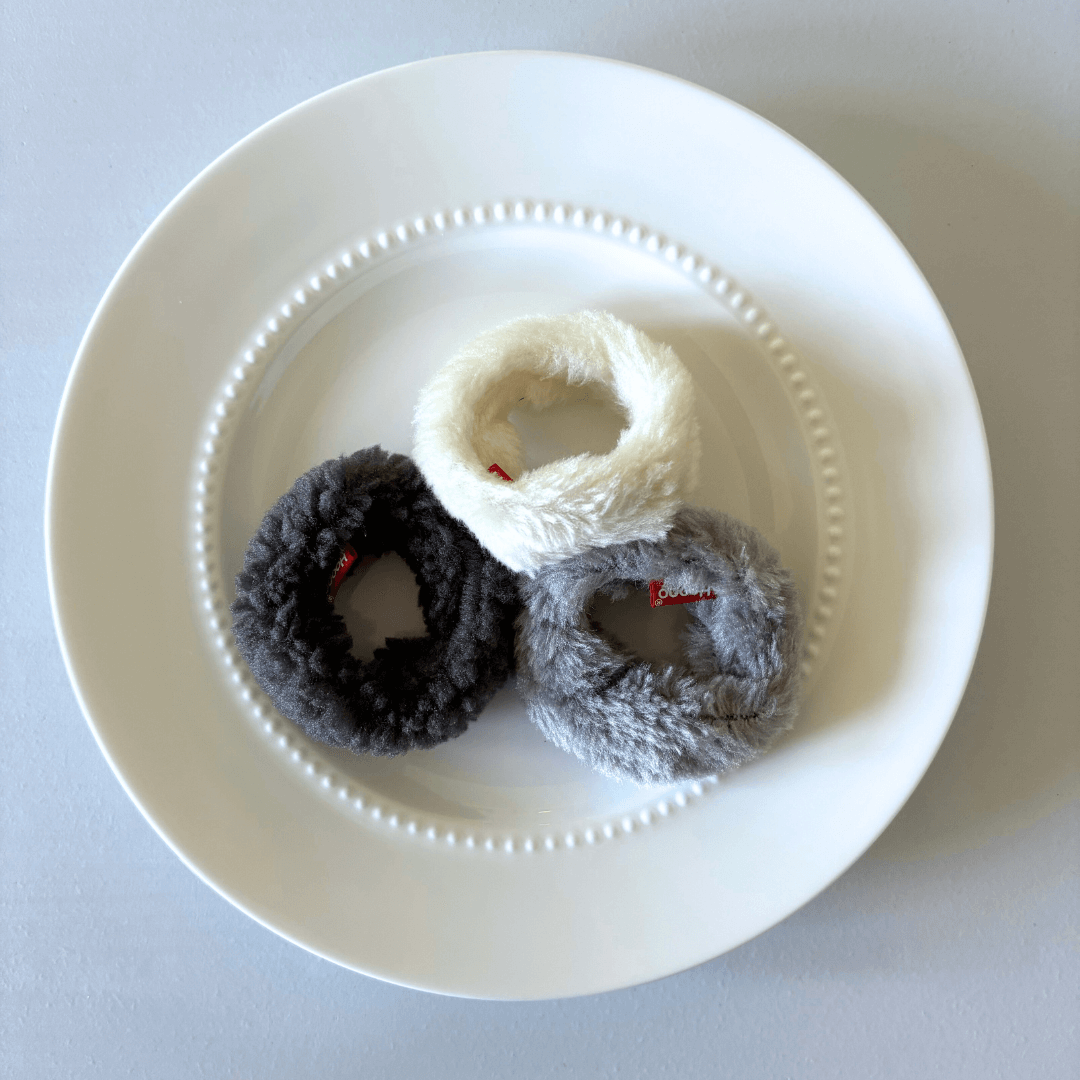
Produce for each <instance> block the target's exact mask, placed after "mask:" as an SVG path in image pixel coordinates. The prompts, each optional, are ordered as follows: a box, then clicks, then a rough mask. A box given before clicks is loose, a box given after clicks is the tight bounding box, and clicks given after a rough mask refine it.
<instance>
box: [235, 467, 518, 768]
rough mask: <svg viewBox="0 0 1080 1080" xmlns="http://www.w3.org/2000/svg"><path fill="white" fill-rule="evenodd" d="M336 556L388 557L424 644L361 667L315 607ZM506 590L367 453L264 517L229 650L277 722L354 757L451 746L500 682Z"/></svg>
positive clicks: (337, 621) (509, 633)
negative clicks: (398, 560)
mask: <svg viewBox="0 0 1080 1080" xmlns="http://www.w3.org/2000/svg"><path fill="white" fill-rule="evenodd" d="M346 544H351V545H352V546H353V547H354V548H355V549H356V551H357V553H358V555H359V556H360V557H363V556H365V555H375V556H378V555H381V554H383V553H384V552H387V551H394V552H397V553H398V554H399V555H400V556H401V557H402V558H403V559H404V560H405V562H406V563H407V564H408V566H409V568H410V569H411V570H412V571H413V573H414V574H415V575H416V578H417V582H418V583H419V586H420V606H421V608H422V609H423V612H424V621H425V623H426V625H427V630H428V636H427V637H423V638H409V639H390V640H388V641H387V642H386V645H385V647H383V648H380V649H378V650H376V652H375V656H374V659H373V660H371V661H370V662H368V663H363V662H361V661H359V660H357V659H356V658H355V657H353V656H352V655H351V653H350V651H349V650H350V648H351V647H352V639H351V638H350V636H349V633H348V630H347V629H346V627H345V622H344V620H343V619H342V617H341V616H340V615H339V614H338V613H337V612H335V610H334V608H333V605H332V603H330V602H328V600H327V586H328V584H329V582H330V579H331V575H332V574H333V571H334V567H335V565H336V564H337V562H338V559H339V557H340V556H341V552H342V550H343V548H344V546H345V545H346ZM519 610H520V598H519V593H518V588H517V583H516V580H515V576H514V575H513V574H512V573H511V572H510V571H509V570H508V569H507V568H506V567H505V566H503V565H502V564H501V563H500V562H498V560H496V559H494V558H493V557H492V556H491V555H490V554H488V552H487V551H485V549H484V548H483V547H482V546H481V545H480V544H479V543H477V541H476V539H475V538H474V537H473V536H472V534H471V533H470V532H469V530H468V529H466V528H465V527H464V526H463V525H462V524H461V523H460V522H459V521H457V520H455V519H454V518H453V517H451V516H450V515H449V514H448V513H447V512H446V511H445V510H444V509H443V507H442V506H441V505H440V503H439V501H438V500H437V499H436V497H435V496H434V494H433V493H432V491H431V489H430V488H429V487H428V485H427V484H426V483H425V482H424V479H423V477H422V476H421V475H420V472H419V470H418V469H417V468H416V466H415V465H414V464H413V462H412V461H411V460H410V459H409V458H407V457H405V456H404V455H402V454H387V453H386V452H385V451H383V450H382V449H380V448H379V447H377V446H376V447H371V448H369V449H366V450H360V451H358V452H357V453H355V454H352V455H351V456H349V457H342V458H338V459H334V460H331V461H326V462H324V463H323V464H321V465H318V466H316V467H315V468H313V469H311V470H310V471H309V472H307V473H305V474H304V475H303V476H302V477H300V479H299V480H297V481H296V483H295V484H294V485H293V487H292V489H291V490H290V491H289V492H287V493H286V494H285V495H283V496H282V497H281V499H279V500H278V502H277V503H276V505H275V506H274V507H273V508H272V509H271V510H270V511H269V512H268V513H267V514H266V517H265V518H264V519H263V522H262V524H261V525H260V527H259V529H258V532H257V533H256V534H255V536H254V537H253V538H252V540H251V542H250V544H249V545H248V549H247V552H246V555H245V557H244V569H243V571H242V572H241V573H240V574H239V575H237V578H236V600H235V602H234V603H233V605H232V613H233V633H234V634H235V637H236V643H237V646H238V647H239V649H240V652H241V654H242V655H243V657H244V659H245V660H246V661H247V663H248V664H249V666H250V667H251V670H252V672H253V674H254V676H255V678H256V680H257V681H258V683H259V685H260V686H261V687H262V688H263V690H265V691H266V693H267V694H268V695H269V697H270V699H271V700H272V701H273V703H274V705H275V706H276V707H277V709H278V710H279V711H280V712H281V713H282V715H284V716H287V717H288V718H289V719H291V720H294V721H295V722H296V723H297V724H299V725H300V726H301V727H302V728H303V729H304V731H306V732H307V734H308V735H310V736H311V737H312V738H314V739H317V740H319V741H320V742H324V743H329V744H330V745H331V746H341V747H345V748H347V749H349V750H352V751H354V752H356V753H370V754H382V755H391V754H400V753H403V752H404V751H406V750H410V749H414V748H420V747H430V746H435V745H436V744H438V743H441V742H444V741H446V740H447V739H450V738H453V737H454V736H456V735H460V734H461V733H462V732H463V731H464V730H465V729H466V727H467V725H468V723H469V721H470V720H472V719H473V718H474V717H476V715H477V714H478V713H479V712H480V710H481V709H483V707H484V705H485V704H486V703H487V702H488V700H489V699H490V698H491V696H492V695H493V694H494V693H495V691H496V690H497V689H498V688H499V687H500V686H501V685H502V683H503V682H504V681H505V680H506V678H507V677H508V676H509V675H510V674H511V672H512V670H513V665H514V619H515V617H516V616H517V614H518V612H519Z"/></svg>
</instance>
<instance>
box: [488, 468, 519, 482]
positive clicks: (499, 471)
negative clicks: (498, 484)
mask: <svg viewBox="0 0 1080 1080" xmlns="http://www.w3.org/2000/svg"><path fill="white" fill-rule="evenodd" d="M488 472H490V473H494V474H495V475H496V476H501V477H502V478H503V479H504V480H509V481H510V483H511V484H512V483H513V482H514V478H513V477H512V476H509V475H508V474H507V473H505V472H503V470H502V469H500V468H499V466H498V465H494V464H493V465H489V466H488Z"/></svg>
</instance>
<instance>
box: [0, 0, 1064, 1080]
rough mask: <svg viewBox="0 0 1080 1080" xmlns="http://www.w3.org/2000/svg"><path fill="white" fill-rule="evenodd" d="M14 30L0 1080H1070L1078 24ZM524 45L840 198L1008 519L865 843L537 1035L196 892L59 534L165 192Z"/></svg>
mask: <svg viewBox="0 0 1080 1080" xmlns="http://www.w3.org/2000/svg"><path fill="white" fill-rule="evenodd" d="M2 19H3V23H2V26H0V42H2V44H0V49H2V50H3V51H2V56H0V115H2V128H0V139H2V143H0V223H2V224H0V228H2V234H0V243H2V248H0V259H2V262H0V288H2V292H0V302H2V309H0V319H2V323H0V333H2V339H0V341H2V347H3V356H2V360H0V375H2V378H3V383H2V385H0V409H2V410H3V413H2V415H3V429H2V437H3V440H4V448H3V474H2V476H3V480H2V485H3V487H2V494H0V505H2V513H0V537H2V538H3V545H4V554H3V564H2V565H3V573H2V575H0V596H2V597H3V602H2V608H0V635H2V641H3V645H2V650H3V652H2V665H3V666H2V671H3V679H4V687H3V691H2V697H0V702H2V704H0V717H2V721H0V722H2V723H3V732H4V735H5V736H6V737H5V739H4V746H5V753H4V754H3V756H2V759H0V807H2V810H3V817H2V826H0V845H2V847H0V853H2V867H0V1073H2V1074H3V1075H4V1076H8V1075H10V1076H19V1077H22V1076H33V1077H38V1076H42V1077H44V1076H61V1075H62V1076H98V1075H103V1076H123V1075H128V1074H131V1075H153V1076H157V1077H171V1076H176V1077H188V1076H197V1075H204V1074H205V1075H211V1076H237V1077H240V1076H260V1077H277V1076H281V1077H291V1076H297V1075H313V1074H316V1073H317V1074H320V1075H322V1076H327V1077H336V1076H353V1075H357V1074H359V1073H361V1072H365V1073H370V1074H372V1075H377V1076H385V1077H397V1076H402V1077H405V1076H414V1075H416V1074H417V1073H420V1072H422V1071H424V1072H432V1071H433V1072H434V1074H435V1075H439V1076H463V1077H464V1076H470V1077H471V1076H477V1075H483V1076H514V1077H516V1076H522V1077H524V1076H547V1075H560V1076H592V1075H623V1076H650V1077H652V1076H664V1075H668V1074H671V1075H675V1074H677V1075H680V1076H683V1077H686V1076H715V1075H731V1076H736V1077H758V1076H760V1077H783V1076H792V1077H796V1076H797V1077H818V1076H821V1077H836V1076H841V1077H846V1076H851V1077H860V1078H861V1077H872V1076H879V1075H880V1076H927V1075H931V1076H938V1075H940V1076H950V1077H968V1076H970V1077H986V1076H994V1075H999V1074H1000V1075H1003V1076H1010V1077H1022V1076H1040V1077H1048V1076H1049V1077H1057V1076H1072V1075H1076V1073H1077V1060H1078V1057H1080V1046H1078V1042H1080V1039H1078V1035H1077V1029H1076V1017H1077V1005H1078V1003H1080V1002H1078V997H1080V994H1078V981H1080V980H1078V977H1077V976H1078V971H1080V958H1078V942H1080V936H1078V933H1077V926H1076V916H1077V908H1078V906H1080V905H1078V900H1077V897H1078V887H1077V863H1078V859H1077V856H1078V848H1077V839H1076V838H1077V835H1078V834H1077V826H1078V824H1080V820H1078V819H1080V814H1078V812H1077V801H1076V795H1077V787H1078V785H1077V776H1078V769H1077V734H1076V732H1077V705H1076V701H1077V697H1078V690H1080V687H1078V685H1077V683H1078V679H1077V667H1078V661H1077V656H1078V654H1080V648H1078V645H1080V642H1078V640H1077V636H1078V635H1077V625H1078V621H1080V620H1078V589H1077V584H1078V583H1077V576H1078V575H1077V570H1076V560H1077V554H1078V552H1077V536H1078V535H1080V528H1078V526H1080V521H1078V513H1077V497H1076V493H1077V490H1078V489H1080V483H1078V481H1080V477H1078V476H1077V472H1078V469H1077V432H1078V429H1080V423H1078V421H1077V404H1078V402H1077V392H1076V385H1077V379H1076V369H1077V344H1078V341H1077V314H1078V307H1077V295H1078V291H1077V290H1078V285H1080V234H1078V230H1077V216H1076V215H1077V211H1078V209H1080V206H1078V204H1080V191H1078V165H1080V162H1078V149H1077V146H1078V143H1077V135H1078V131H1077V129H1078V127H1080V116H1078V107H1077V104H1076V102H1077V98H1078V88H1077V84H1076V83H1077V80H1076V76H1075V68H1076V65H1077V60H1078V58H1080V49H1078V47H1077V46H1078V16H1077V11H1076V8H1075V7H1074V6H1072V5H1069V4H1054V3H1050V2H1042V3H1037V4H1036V3H1030V4H1017V3H981V4H962V3H951V4H947V5H938V4H931V3H922V4H919V3H904V4H899V3H891V4H886V5H880V6H871V5H855V4H848V3H841V2H839V0H835V2H826V0H816V2H814V3H808V4H799V5H796V4H792V3H788V4H780V3H778V2H776V0H759V2H758V3H755V4H749V3H738V4H735V3H733V4H728V5H724V4H711V3H705V2H703V0H685V2H676V3H669V4H667V5H665V6H664V7H663V8H661V7H660V6H659V5H656V6H653V7H649V6H646V5H643V4H636V3H631V4H610V3H608V4H605V3H600V2H583V3H578V4H570V3H552V2H546V3H544V2H537V3H527V2H523V0H518V2H513V3H504V4H499V5H493V6H491V7H489V8H486V9H485V10H482V11H481V10H479V9H475V8H474V7H472V6H467V5H463V4H456V3H411V4H410V3H402V2H393V3H389V4H382V5H379V6H378V7H376V6H375V5H367V4H357V5H354V6H352V7H351V8H349V7H347V6H346V5H341V4H338V5H331V4H326V3H322V2H321V0H316V2H314V3H310V4H308V5H306V6H304V7H302V8H298V7H297V6H295V5H284V4H274V3H263V4H261V5H248V6H246V7H242V6H232V7H230V8H229V9H227V10H223V9H220V8H218V7H217V6H214V5H209V4H205V3H204V4H198V3H196V4H192V5H190V6H189V7H188V8H187V9H185V10H184V11H152V12H151V10H150V9H149V7H148V8H147V9H146V11H145V12H140V11H136V10H135V9H134V7H133V6H132V7H124V6H121V5H117V4H93V3H84V4H80V5H61V4H58V3H55V2H52V3H47V4H43V3H36V4H34V5H30V4H28V3H25V0H9V2H8V3H7V4H6V5H5V8H4V10H3V15H2ZM516 47H537V48H549V49H563V50H568V51H577V52H588V53H595V54H599V55H607V56H612V57H616V58H619V59H624V60H629V61H633V62H636V63H641V64H645V65H647V66H650V67H655V68H659V69H661V70H664V71H668V72H671V73H673V74H676V75H680V76H682V77H685V78H688V79H690V80H692V81H694V82H698V83H700V84H702V85H704V86H707V87H709V88H711V89H714V90H717V91H719V92H721V93H723V94H726V95H727V96H729V97H731V98H733V99H735V100H736V101H739V102H741V103H742V104H745V105H747V106H749V107H750V108H752V109H755V110H756V111H758V112H760V113H761V114H763V115H764V116H766V117H768V118H769V119H771V120H773V121H774V122H776V123H778V124H779V125H781V126H782V127H784V128H785V129H786V130H788V131H790V132H791V133H792V134H793V135H795V136H796V137H797V138H799V139H801V140H803V141H804V142H805V143H806V144H807V145H809V146H810V147H811V148H812V149H813V150H815V151H816V152H818V153H819V154H821V156H823V157H824V158H825V159H826V160H827V161H828V162H830V164H832V165H833V166H834V167H836V168H837V169H838V170H839V171H840V172H841V173H842V174H843V175H844V176H846V177H847V178H848V179H849V180H850V181H851V182H852V183H853V184H854V185H855V186H856V187H857V188H858V189H859V190H860V191H861V192H862V193H863V194H864V195H865V196H866V197H867V198H868V199H869V201H870V202H871V204H873V205H874V206H875V207H876V208H877V210H878V211H879V212H880V213H881V214H882V215H883V216H884V217H885V219H886V220H887V221H888V222H889V224H890V225H891V226H892V227H893V228H894V229H895V230H896V232H897V233H898V235H899V236H900V239H901V240H902V241H903V242H904V243H905V244H906V245H907V246H908V248H909V250H911V252H912V254H913V255H914V256H915V258H916V260H917V261H918V262H919V264H920V266H921V267H922V269H923V271H924V272H925V273H926V275H927V277H928V279H929V281H930V284H931V286H932V287H933V288H934V289H935V290H936V292H937V294H938V296H939V298H940V299H941V301H942V303H943V305H944V307H945V310H946V313H947V314H948V315H949V317H950V319H951V320H952V323H953V326H954V328H955V330H956V332H957V335H958V337H959V339H960V343H961V346H962V347H963V349H964V351H965V354H966V356H967V359H968V364H969V367H970V368H971V372H972V376H973V379H974V381H975V386H976V389H977V391H978V393H979V397H980V402H981V405H982V409H983V414H984V418H985V421H986V426H987V432H988V437H989V442H990V449H991V455H992V459H993V465H994V474H995V486H996V495H997V558H996V564H995V582H994V589H993V593H992V595H991V601H990V609H989V614H988V621H987V628H986V634H985V637H984V641H983V646H982V649H981V651H980V655H979V659H978V661H977V663H976V667H975V672H974V675H973V678H972V682H971V685H970V687H969V690H968V693H967V696H966V698H965V700H964V702H963V704H962V706H961V708H960V712H959V714H958V717H957V720H956V723H955V724H954V726H953V729H952V731H951V732H950V734H949V736H948V737H947V739H946V741H945V744H944V746H943V748H942V750H941V752H940V754H939V756H938V758H937V759H936V760H935V762H934V764H933V765H932V766H931V769H930V771H929V773H928V774H927V777H926V779H925V780H924V781H923V783H922V785H921V786H920V787H919V789H918V790H917V791H916V793H915V795H914V796H913V798H912V800H911V801H910V802H909V804H908V805H907V807H905V809H904V810H903V811H902V812H901V813H900V815H899V816H898V818H897V819H896V821H895V822H894V823H893V825H892V826H891V827H890V828H889V829H888V830H887V832H886V833H885V835H884V836H883V837H882V838H881V840H879V841H878V843H877V844H876V845H875V846H874V847H873V848H872V849H871V851H870V852H869V853H868V854H867V855H866V856H865V857H864V858H863V859H862V860H861V861H860V862H859V863H857V864H856V866H855V867H853V868H852V869H851V870H850V871H849V872H848V873H847V874H846V875H845V876H844V877H843V878H841V880H840V881H839V882H837V883H836V884H835V885H834V886H833V887H831V888H830V889H828V890H827V891H826V892H825V893H824V894H823V895H822V896H820V897H818V898H817V899H816V900H814V901H813V902H811V903H810V904H809V905H808V906H807V907H806V908H804V909H803V910H802V911H800V912H799V913H797V914H796V915H794V916H793V917H792V918H791V919H789V920H788V921H787V922H785V923H783V924H781V925H780V926H779V927H777V928H775V929H774V930H772V931H770V932H769V933H767V934H765V935H763V936H762V937H761V938H759V939H757V940H756V941H753V942H751V943H750V944H748V945H746V946H744V947H742V948H741V949H739V950H736V951H735V952H734V953H731V954H729V955H727V956H725V957H722V958H720V959H718V960H716V961H713V962H712V963H710V964H706V965H704V966H702V967H700V968H698V969H696V970H693V971H690V972H687V973H685V974H683V975H680V976H676V977H674V978H671V979H668V980H665V981H663V982H661V983H658V984H654V985H651V986H646V987H640V988H637V989H634V990H628V991H623V992H619V993H615V994H609V995H604V996H601V997H596V998H590V999H584V1000H577V1001H564V1002H553V1003H547V1004H538V1005H537V1004H532V1005H524V1004H521V1005H518V1004H498V1005H496V1004H488V1003H481V1002H468V1001H456V1000H449V999H441V998H436V997H431V996H427V995H422V994H418V993H414V992H411V991H406V990H399V989H397V988H394V987H390V986H386V985H383V984H380V983H377V982H375V981H373V980H370V979H366V978H364V977H362V976H358V975H355V974H352V973H349V972H346V971H343V970H339V969H336V968H334V967H332V966H331V965H329V964H327V963H325V962H323V961H320V960H317V959H315V958H314V957H311V956H309V955H307V954H305V953H303V952H302V951H300V950H299V949H296V948H295V947H293V946H291V945H288V944H287V943H285V942H284V941H281V940H279V939H278V938H276V937H275V936H273V935H272V934H270V933H269V932H268V931H266V930H263V929H262V928H260V927H259V926H257V925H256V924H255V923H253V922H251V921H250V920H248V919H247V918H246V917H244V916H243V915H241V914H240V913H239V912H237V911H235V910H234V909H232V908H231V907H230V906H229V905H228V904H227V903H226V902H225V901H223V900H221V899H220V898H218V897H217V896H216V895H215V894H214V893H213V892H211V891H210V890H209V889H208V888H207V887H206V886H204V885H202V884H201V883H200V882H199V881H197V880H196V879H195V878H194V877H193V876H192V875H191V874H190V873H189V872H188V871H187V870H186V869H185V868H184V867H183V866H182V865H181V864H180V863H179V861H178V860H177V859H176V858H175V857H174V856H173V855H172V854H171V853H170V852H169V851H168V849H167V848H166V847H165V845H164V844H162V843H161V841H160V840H159V839H158V838H157V837H156V836H155V835H154V833H153V832H152V831H151V829H150V828H149V827H148V826H147V825H146V824H145V822H144V821H143V820H142V819H141V817H140V816H139V815H138V812H137V811H136V810H135V808H134V807H133V806H132V805H131V803H130V802H129V801H128V800H127V797H126V796H125V795H124V793H123V791H122V790H121V788H120V786H119V785H118V784H117V782H116V781H115V779H114V778H113V777H112V774H111V773H110V772H109V770H108V767H107V766H106V764H105V761H104V759H103V758H102V757H101V755H100V753H99V752H98V750H97V748H96V746H95V744H94V742H93V739H92V737H91V735H90V733H89V730H88V729H87V727H86V725H85V723H84V722H83V720H82V718H81V716H80V714H79V712H78V708H77V706H76V704H75V701H74V697H73V695H72V693H71V691H70V689H69V687H68V685H67V681H66V678H65V675H64V672H63V667H62V664H61V661H60V656H59V651H58V649H57V646H56V643H55V637H54V635H53V632H52V627H51V622H50V618H49V611H48V601H47V596H46V589H45V581H44V570H43V560H42V538H41V514H42V494H43V484H44V474H45V463H46V459H47V453H48V444H49V438H50V435H51V431H52V425H53V421H54V419H55V414H56V409H57V406H58V404H59V397H60V393H61V390H62V387H63V383H64V379H65V377H66V374H67V370H68V367H69V365H70V362H71V359H72V357H73V355H74V352H75V349H76V347H77V345H78V341H79V338H80V337H81V334H82V331H83V329H84V327H85V325H86V323H87V321H88V320H89V317H90V315H91V313H92V311H93V308H94V306H95V305H96V303H97V300H98V299H99V297H100V295H101V294H102V292H103V291H104V289H105V287H106V285H107V284H108V282H109V280H110V279H111V277H112V275H113V273H114V272H115V270H116V268H117V267H118V266H119V264H120V262H121V260H122V259H123V257H124V256H125V255H126V253H127V252H128V250H129V249H130V248H131V246H132V245H133V244H134V243H135V241H136V240H137V239H138V237H139V236H140V235H141V233H142V232H143V230H144V229H145V228H146V226H147V225H148V224H149V223H150V221H151V220H152V219H153V217H154V216H155V215H156V214H157V213H158V211H159V210H160V209H161V208H162V207H163V206H164V205H165V204H166V203H167V202H168V200H169V199H170V198H171V197H172V196H173V195H174V194H175V193H176V192H177V191H178V190H179V189H180V188H181V187H182V186H183V185H184V184H185V183H186V182H187V181H188V180H189V179H190V178H191V177H192V176H194V175H195V173H196V172H198V171H199V170H200V169H201V168H202V167H203V166H204V165H205V164H206V163H207V162H209V161H210V160H211V159H212V158H213V157H215V156H216V155H217V154H219V153H220V152H221V151H223V150H225V149H226V148H227V147H228V146H230V145H231V144H232V143H233V142H235V141H236V140H237V139H238V138H240V137H242V136H243V135H244V134H246V133H247V132H248V131H250V130H251V129H252V128H254V127H256V126H257V125H258V124H260V123H262V122H263V121H265V120H267V119H269V118H270V117H272V116H274V115H275V114H277V113H278V112H280V111H282V110H283V109H285V108H287V107H289V106H290V105H292V104H295V103H296V102H298V101H300V100H302V99H304V98H306V97H308V96H310V95H311V94H313V93H316V92H318V91H320V90H323V89H326V88H328V87H330V86H332V85H335V84H337V83H339V82H342V81H345V80H347V79H350V78H353V77H355V76H358V75H362V74H365V73H367V72H369V71H374V70H377V69H379V68H382V67H385V66H388V65H391V64H396V63H401V62H405V61H408V60H413V59H419V58H421V57H424V56H432V55H438V54H441V53H448V52H461V51H469V50H477V49H490V48H516ZM662 152H663V151H662V148H658V153H662ZM170 572H171V568H169V567H162V573H163V574H167V573H170ZM117 584H118V587H124V588H145V589H147V590H148V591H151V592H152V589H153V583H152V582H118V583H117ZM683 885H684V886H685V887H688V888H689V887H692V885H693V883H692V882H689V881H688V882H685V883H683Z"/></svg>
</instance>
